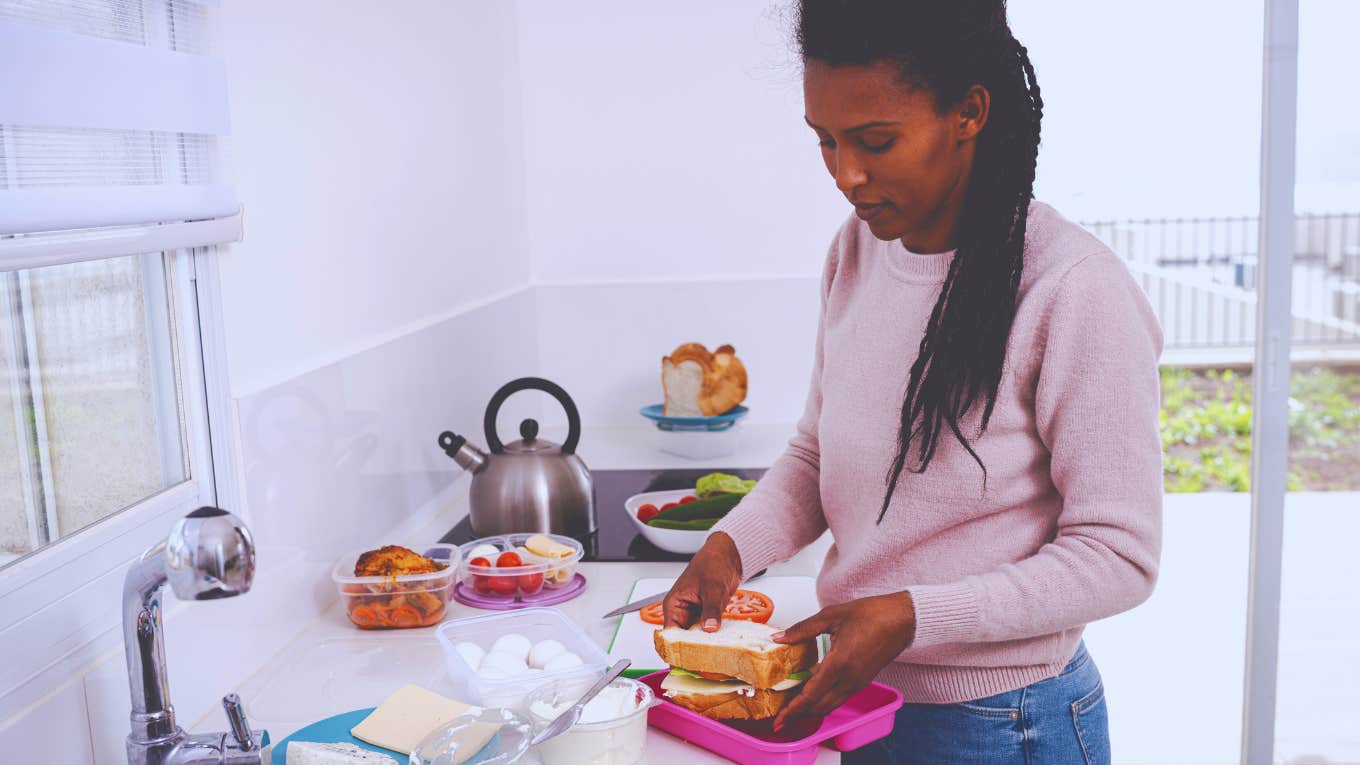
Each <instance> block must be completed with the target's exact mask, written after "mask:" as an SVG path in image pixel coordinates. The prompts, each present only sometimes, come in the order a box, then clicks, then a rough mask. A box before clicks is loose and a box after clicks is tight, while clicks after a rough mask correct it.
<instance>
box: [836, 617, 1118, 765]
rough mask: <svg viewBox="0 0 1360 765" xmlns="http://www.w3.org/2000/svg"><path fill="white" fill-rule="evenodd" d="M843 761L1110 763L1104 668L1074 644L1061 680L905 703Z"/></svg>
mask: <svg viewBox="0 0 1360 765" xmlns="http://www.w3.org/2000/svg"><path fill="white" fill-rule="evenodd" d="M841 761H842V762H843V763H846V765H888V764H889V763H892V764H893V765H945V764H948V765H1109V762H1110V734H1109V725H1108V718H1107V716H1106V709H1105V687H1104V685H1102V684H1101V681H1100V671H1099V670H1098V669H1096V664H1095V662H1094V661H1092V660H1091V655H1090V654H1089V653H1087V652H1086V644H1085V643H1084V642H1083V643H1080V644H1078V645H1077V651H1076V653H1075V654H1074V655H1073V656H1072V661H1070V662H1068V664H1067V666H1066V667H1064V668H1063V670H1062V672H1060V673H1059V674H1058V676H1057V677H1052V678H1049V679H1047V680H1041V681H1039V682H1037V683H1034V684H1033V685H1028V686H1025V687H1024V688H1021V689H1019V690H1015V691H1007V692H1006V693H999V694H997V695H995V696H988V697H987V698H985V699H977V700H976V701H968V702H964V703H960V704H904V705H903V706H902V709H900V710H898V712H897V719H896V722H895V723H894V725H893V732H892V733H891V734H889V735H888V737H887V738H885V739H882V740H880V741H875V742H874V743H872V744H869V745H868V746H865V747H863V748H860V749H856V750H854V751H853V752H846V753H845V754H844V755H842V758H841Z"/></svg>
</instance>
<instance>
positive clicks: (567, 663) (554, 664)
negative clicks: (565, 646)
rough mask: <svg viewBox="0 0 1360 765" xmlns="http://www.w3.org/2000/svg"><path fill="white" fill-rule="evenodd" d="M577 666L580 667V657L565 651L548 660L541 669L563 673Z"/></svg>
mask: <svg viewBox="0 0 1360 765" xmlns="http://www.w3.org/2000/svg"><path fill="white" fill-rule="evenodd" d="M579 666H581V657H580V656H577V655H576V654H574V653H572V652H570V651H567V652H566V653H559V654H557V655H556V656H554V657H552V658H551V659H549V660H548V663H547V664H544V665H543V669H545V670H547V671H548V672H565V671H567V670H569V669H574V668H576V667H579Z"/></svg>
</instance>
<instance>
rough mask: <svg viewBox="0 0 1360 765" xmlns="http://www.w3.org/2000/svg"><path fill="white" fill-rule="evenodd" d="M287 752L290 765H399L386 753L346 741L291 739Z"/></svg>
mask: <svg viewBox="0 0 1360 765" xmlns="http://www.w3.org/2000/svg"><path fill="white" fill-rule="evenodd" d="M286 754H287V763H288V765H397V761H396V760H394V759H392V758H391V757H388V756H387V755H385V754H379V753H377V752H370V751H368V750H367V749H361V748H359V747H357V746H355V745H354V744H346V743H340V744H317V743H313V742H311V741H289V742H288V751H287V752H286Z"/></svg>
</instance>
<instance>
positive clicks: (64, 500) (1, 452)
mask: <svg viewBox="0 0 1360 765" xmlns="http://www.w3.org/2000/svg"><path fill="white" fill-rule="evenodd" d="M172 262H173V259H172V258H169V257H163V256H162V255H161V254H160V253H156V254H148V255H134V256H127V257H122V258H113V259H109V260H96V261H90V262H85V263H71V264H66V265H60V266H50V267H46V268H37V269H31V270H25V271H17V272H11V273H6V274H0V287H2V288H3V293H0V565H3V564H5V563H9V562H12V561H13V560H15V559H17V558H18V557H20V556H22V555H25V554H27V553H29V552H32V551H33V550H36V549H38V548H40V547H42V546H44V545H46V544H48V543H50V542H53V541H56V540H57V539H58V538H60V537H64V536H68V535H70V534H72V533H74V532H76V531H79V530H80V529H82V528H85V527H86V526H89V525H90V524H92V523H95V522H96V521H99V520H100V519H102V518H104V517H106V516H108V515H110V514H112V513H115V512H118V511H119V510H122V509H124V508H126V507H129V506H131V505H133V504H135V503H137V502H140V501H141V500H143V499H146V498H147V497H149V496H151V495H153V494H155V493H157V492H159V491H161V490H163V489H166V488H168V487H170V486H173V485H175V484H177V483H179V482H181V481H183V480H185V479H186V478H188V462H187V458H186V451H185V449H184V446H183V439H184V435H183V433H184V429H183V416H182V413H181V412H182V402H181V395H180V387H179V381H178V380H179V373H178V359H177V356H176V353H175V350H174V349H175V343H174V334H173V333H174V332H175V327H174V326H173V323H172V321H171V318H170V317H171V316H172V315H173V311H172V310H171V307H172V302H171V300H172V298H171V296H170V290H169V286H168V285H169V281H168V280H167V278H166V276H167V271H168V269H169V268H170V267H171V266H170V264H171V263H172Z"/></svg>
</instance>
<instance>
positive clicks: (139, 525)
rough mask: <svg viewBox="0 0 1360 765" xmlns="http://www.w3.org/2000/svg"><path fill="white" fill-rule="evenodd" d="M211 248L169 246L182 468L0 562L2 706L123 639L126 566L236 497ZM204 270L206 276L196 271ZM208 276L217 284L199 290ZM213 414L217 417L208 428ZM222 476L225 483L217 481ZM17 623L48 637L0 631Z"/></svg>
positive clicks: (14, 628)
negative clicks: (177, 475)
mask: <svg viewBox="0 0 1360 765" xmlns="http://www.w3.org/2000/svg"><path fill="white" fill-rule="evenodd" d="M215 250H216V248H215V247H198V248H191V249H176V250H167V251H166V252H170V253H171V254H170V256H169V257H168V258H167V261H168V262H169V263H171V264H172V267H171V269H170V270H171V274H170V277H169V282H170V284H171V286H172V289H173V292H174V295H175V305H174V312H175V317H174V318H175V328H176V331H175V333H174V341H173V342H174V343H175V344H176V346H177V350H178V353H179V358H180V387H181V395H182V396H183V402H184V413H183V416H184V429H185V434H184V444H185V450H186V452H187V455H186V456H187V459H188V463H189V476H188V477H187V478H186V479H185V480H184V481H182V482H180V483H177V484H175V485H174V486H171V487H169V488H166V489H164V490H162V491H160V492H157V493H155V494H153V495H151V496H149V497H147V498H145V499H143V500H142V501H140V502H138V503H136V504H134V505H132V506H130V507H127V508H124V509H122V510H119V511H117V512H114V513H112V514H110V515H109V516H108V517H106V518H104V519H102V520H100V521H98V522H96V523H93V524H91V525H89V526H87V527H85V528H83V529H80V530H77V531H75V532H72V533H71V534H70V535H68V536H64V537H61V538H59V539H58V540H56V541H55V542H54V543H53V544H50V545H48V546H46V547H44V548H42V549H39V550H36V551H34V552H32V553H30V554H28V555H27V556H25V557H23V558H20V559H19V560H17V561H14V562H13V563H11V564H10V565H8V566H6V567H5V568H4V569H0V641H3V642H5V643H6V644H7V645H8V646H10V649H9V651H8V652H7V656H6V661H5V662H3V663H0V711H3V708H4V707H5V706H7V705H6V704H4V703H3V701H4V697H5V696H6V695H8V694H9V693H10V692H11V691H14V690H15V689H17V688H18V687H20V686H21V685H23V684H24V683H25V682H27V681H28V680H29V679H31V678H33V677H34V676H36V675H38V674H41V673H43V672H44V671H46V670H47V669H49V668H50V667H52V666H53V665H57V664H61V663H65V662H74V663H75V664H77V665H81V664H87V663H88V662H89V661H92V660H94V659H95V658H97V657H98V656H100V655H101V654H103V653H105V652H107V651H108V650H109V649H110V648H111V647H112V646H114V645H117V644H118V643H120V642H121V640H120V637H119V635H120V633H119V627H120V626H121V623H122V581H123V576H124V574H125V572H126V570H127V568H128V566H129V565H131V563H132V562H133V560H135V559H136V558H137V557H139V556H140V555H141V554H142V553H143V552H144V551H145V550H146V549H148V548H149V547H151V546H152V545H155V544H156V543H158V542H160V541H162V540H164V539H165V537H166V535H167V534H168V532H169V529H170V527H171V525H172V524H173V523H174V521H175V520H176V519H178V518H179V517H182V516H183V515H184V514H186V513H188V512H189V511H191V510H193V509H195V508H197V507H200V506H202V505H205V504H210V505H221V504H223V503H224V502H223V499H224V498H228V497H229V498H230V500H231V501H230V502H228V504H233V505H234V504H235V499H236V498H237V497H238V496H239V493H238V492H237V491H236V490H235V487H234V482H232V481H229V480H228V481H220V480H219V478H218V475H219V474H220V473H219V470H218V468H219V466H220V465H223V464H234V459H232V458H230V456H229V455H230V450H231V449H232V448H233V446H234V445H233V444H231V443H230V441H229V439H228V437H227V433H228V432H229V431H230V430H231V428H230V427H225V424H226V423H229V422H230V417H229V398H228V397H227V390H228V388H227V385H226V368H225V364H224V361H225V354H224V352H223V344H222V335H221V314H220V307H221V301H220V292H218V290H217V281H216V262H215V258H216V257H217V253H216V251H215ZM128 254H137V253H128ZM205 272H207V275H208V277H209V278H208V279H203V278H202V275H203V274H204V273H205ZM205 282H206V283H207V284H208V285H209V286H210V287H211V290H210V291H211V292H213V293H216V294H212V295H205V294H203V292H204V291H205V290H204V286H205ZM204 307H206V308H207V310H206V311H205V310H203V308H204ZM210 396H211V397H212V398H215V399H216V401H212V400H211V399H210ZM214 420H216V421H218V422H220V423H223V425H224V427H219V428H212V427H211V423H212V422H213V421H214ZM215 455H221V456H217V457H216V458H215ZM225 475H231V474H230V473H227V474H225ZM219 484H228V485H232V490H228V491H219ZM20 630H22V632H23V634H28V635H42V636H44V637H45V638H46V639H44V640H31V639H12V640H5V639H4V638H6V637H10V636H16V635H17V633H18V632H19V631H20Z"/></svg>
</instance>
